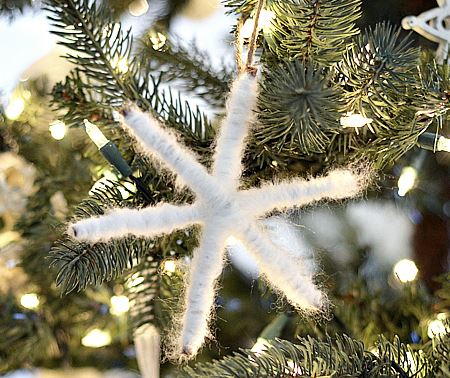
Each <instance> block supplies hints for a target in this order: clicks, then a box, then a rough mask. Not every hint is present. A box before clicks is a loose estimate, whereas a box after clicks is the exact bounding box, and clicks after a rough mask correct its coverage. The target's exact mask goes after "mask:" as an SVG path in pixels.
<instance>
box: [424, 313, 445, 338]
mask: <svg viewBox="0 0 450 378" xmlns="http://www.w3.org/2000/svg"><path fill="white" fill-rule="evenodd" d="M446 318H447V314H445V313H440V314H438V315H437V316H436V319H433V320H430V321H429V322H428V329H427V335H428V337H429V338H430V339H433V338H435V337H436V336H441V335H445V334H446V333H447V330H446V328H445V324H444V320H445V319H446Z"/></svg>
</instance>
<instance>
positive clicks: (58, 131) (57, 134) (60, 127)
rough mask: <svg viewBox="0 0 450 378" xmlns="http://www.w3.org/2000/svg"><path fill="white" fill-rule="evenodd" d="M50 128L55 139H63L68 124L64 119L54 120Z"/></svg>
mask: <svg viewBox="0 0 450 378" xmlns="http://www.w3.org/2000/svg"><path fill="white" fill-rule="evenodd" d="M48 129H49V131H50V134H51V136H52V138H53V139H56V140H61V139H64V137H65V136H66V132H67V126H66V124H65V123H64V122H62V121H54V122H52V123H51V124H50V126H49V127H48Z"/></svg>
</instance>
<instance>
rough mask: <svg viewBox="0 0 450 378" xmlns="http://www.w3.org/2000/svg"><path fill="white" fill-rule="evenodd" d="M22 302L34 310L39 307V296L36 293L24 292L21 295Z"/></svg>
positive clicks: (24, 305)
mask: <svg viewBox="0 0 450 378" xmlns="http://www.w3.org/2000/svg"><path fill="white" fill-rule="evenodd" d="M20 304H21V305H22V306H23V307H25V308H28V309H30V310H34V309H36V308H38V307H39V298H38V296H37V294H35V293H28V294H24V295H22V296H21V297H20Z"/></svg>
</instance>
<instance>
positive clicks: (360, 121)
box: [340, 112, 373, 128]
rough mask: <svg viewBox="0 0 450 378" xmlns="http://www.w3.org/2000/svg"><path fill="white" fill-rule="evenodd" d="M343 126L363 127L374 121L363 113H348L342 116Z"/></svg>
mask: <svg viewBox="0 0 450 378" xmlns="http://www.w3.org/2000/svg"><path fill="white" fill-rule="evenodd" d="M340 122H341V126H342V127H343V128H347V127H356V128H359V127H363V126H365V125H368V124H370V123H372V122H373V119H372V118H366V117H364V116H363V115H362V114H355V113H351V112H349V113H347V114H346V115H345V116H342V117H341V119H340Z"/></svg>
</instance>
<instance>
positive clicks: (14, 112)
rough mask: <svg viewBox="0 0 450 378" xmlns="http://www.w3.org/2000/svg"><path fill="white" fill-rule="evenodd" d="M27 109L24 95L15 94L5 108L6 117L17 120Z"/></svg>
mask: <svg viewBox="0 0 450 378" xmlns="http://www.w3.org/2000/svg"><path fill="white" fill-rule="evenodd" d="M24 110H25V101H24V99H23V98H22V97H18V96H13V97H11V99H10V100H9V102H8V105H7V106H6V109H5V115H6V117H7V118H8V119H9V120H11V121H15V120H17V119H18V118H19V117H20V115H21V114H22V113H23V111H24Z"/></svg>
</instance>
